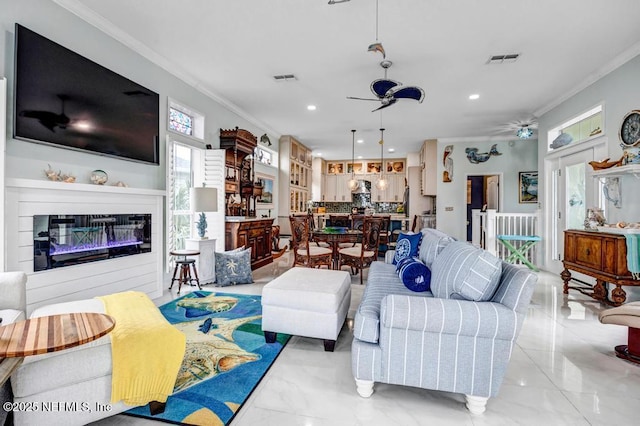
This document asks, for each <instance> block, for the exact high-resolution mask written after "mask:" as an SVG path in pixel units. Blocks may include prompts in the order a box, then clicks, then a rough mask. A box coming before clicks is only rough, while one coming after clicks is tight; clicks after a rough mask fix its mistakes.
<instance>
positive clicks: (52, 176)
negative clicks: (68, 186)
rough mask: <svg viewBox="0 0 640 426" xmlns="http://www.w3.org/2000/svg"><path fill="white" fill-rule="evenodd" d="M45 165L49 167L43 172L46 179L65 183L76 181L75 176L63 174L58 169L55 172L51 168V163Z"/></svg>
mask: <svg viewBox="0 0 640 426" xmlns="http://www.w3.org/2000/svg"><path fill="white" fill-rule="evenodd" d="M47 166H49V168H48V169H47V170H45V171H44V174H45V175H46V176H47V179H49V180H51V181H54V182H66V183H74V182H75V181H76V177H75V176H72V175H66V174H64V175H63V174H62V172H61V171H60V170H58V172H55V171H54V170H53V169H52V168H51V164H47Z"/></svg>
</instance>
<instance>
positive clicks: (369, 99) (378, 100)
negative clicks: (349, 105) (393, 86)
mask: <svg viewBox="0 0 640 426" xmlns="http://www.w3.org/2000/svg"><path fill="white" fill-rule="evenodd" d="M347 99H355V100H357V101H376V102H380V99H371V98H357V97H355V96H347Z"/></svg>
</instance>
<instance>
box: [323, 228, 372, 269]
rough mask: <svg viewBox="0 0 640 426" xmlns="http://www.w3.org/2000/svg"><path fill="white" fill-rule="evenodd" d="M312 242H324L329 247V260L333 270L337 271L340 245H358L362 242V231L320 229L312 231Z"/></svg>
mask: <svg viewBox="0 0 640 426" xmlns="http://www.w3.org/2000/svg"><path fill="white" fill-rule="evenodd" d="M313 241H317V242H325V243H328V244H329V245H330V246H331V260H332V264H333V269H339V268H340V265H339V262H338V260H339V256H340V253H339V251H340V244H342V243H353V244H355V243H358V242H360V241H362V231H357V230H353V229H344V230H338V231H336V230H335V229H332V228H320V229H315V230H314V231H313Z"/></svg>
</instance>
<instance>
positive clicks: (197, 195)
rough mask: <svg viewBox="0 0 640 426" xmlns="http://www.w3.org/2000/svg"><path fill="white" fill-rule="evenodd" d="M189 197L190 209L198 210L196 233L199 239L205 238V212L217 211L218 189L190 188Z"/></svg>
mask: <svg viewBox="0 0 640 426" xmlns="http://www.w3.org/2000/svg"><path fill="white" fill-rule="evenodd" d="M189 197H190V200H191V210H192V211H194V212H200V216H199V219H198V235H199V236H200V239H202V240H205V239H207V237H205V234H206V232H207V216H206V214H205V213H206V212H217V211H218V190H217V189H216V188H207V187H206V186H204V184H203V186H202V188H191V189H190V190H189Z"/></svg>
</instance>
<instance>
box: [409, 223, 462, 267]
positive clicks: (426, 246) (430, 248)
mask: <svg viewBox="0 0 640 426" xmlns="http://www.w3.org/2000/svg"><path fill="white" fill-rule="evenodd" d="M421 233H422V242H421V243H420V251H419V255H418V257H419V258H420V260H421V261H422V262H424V264H425V265H427V268H431V266H432V265H433V261H434V260H435V259H436V257H437V256H438V255H439V254H440V252H441V251H442V250H443V249H444V248H445V247H446V246H447V245H449V243H451V242H452V241H455V239H454V238H453V237H450V236H449V235H447V234H445V233H444V232H441V231H438V230H437V229H433V228H424V229H423V230H422V231H421Z"/></svg>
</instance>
